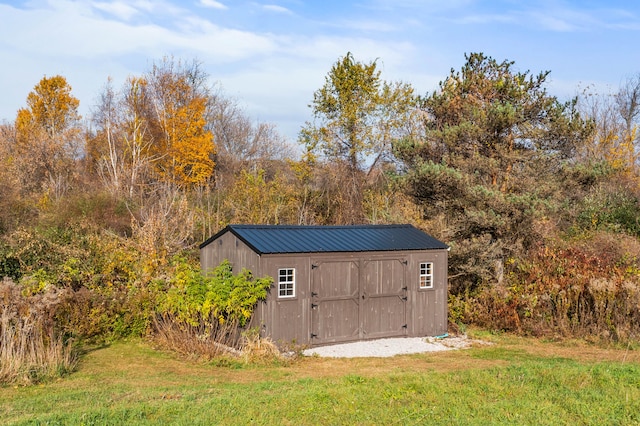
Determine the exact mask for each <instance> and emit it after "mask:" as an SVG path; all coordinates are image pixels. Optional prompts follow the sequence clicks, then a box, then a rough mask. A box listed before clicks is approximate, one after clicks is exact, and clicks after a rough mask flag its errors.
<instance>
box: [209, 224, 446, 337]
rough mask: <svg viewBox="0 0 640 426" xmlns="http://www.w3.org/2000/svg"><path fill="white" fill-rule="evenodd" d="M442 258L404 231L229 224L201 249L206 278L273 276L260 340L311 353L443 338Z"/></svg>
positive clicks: (262, 309) (434, 246)
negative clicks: (220, 269) (229, 273)
mask: <svg viewBox="0 0 640 426" xmlns="http://www.w3.org/2000/svg"><path fill="white" fill-rule="evenodd" d="M447 254H448V246H447V245H446V244H444V243H442V242H440V241H438V240H436V239H435V238H433V237H431V236H429V235H427V234H426V233H424V232H422V231H420V230H419V229H417V228H415V227H413V226H411V225H354V226H289V225H229V226H227V227H226V228H224V229H223V230H222V231H220V232H218V233H217V234H216V235H214V236H212V237H211V238H209V239H208V240H207V241H205V242H204V243H202V244H201V245H200V261H201V265H202V269H203V270H204V271H208V270H212V269H213V268H215V267H216V266H218V265H219V264H220V263H221V262H222V261H223V260H225V259H227V260H229V261H230V262H231V264H232V265H233V268H234V272H235V273H237V272H239V271H240V270H241V269H242V268H247V269H249V270H250V271H251V272H252V273H253V275H254V276H255V277H263V276H270V277H272V278H273V280H274V283H273V286H272V288H271V289H270V292H269V295H268V296H267V300H266V301H265V302H261V303H259V304H258V306H257V308H256V311H255V313H254V316H253V319H252V325H253V326H259V327H260V329H261V335H263V336H269V337H271V338H272V339H273V340H274V341H276V342H296V343H299V344H308V345H312V346H313V345H324V344H330V343H338V342H350V341H357V340H364V339H377V338H383V337H399V336H414V337H417V336H437V335H441V334H444V333H446V331H447Z"/></svg>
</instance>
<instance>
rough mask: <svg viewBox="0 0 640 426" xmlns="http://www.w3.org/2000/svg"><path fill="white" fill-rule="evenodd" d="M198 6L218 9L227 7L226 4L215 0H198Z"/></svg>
mask: <svg viewBox="0 0 640 426" xmlns="http://www.w3.org/2000/svg"><path fill="white" fill-rule="evenodd" d="M200 6H203V7H208V8H211V9H219V10H226V9H228V8H227V6H225V5H224V4H222V3H220V2H219V1H216V0H200Z"/></svg>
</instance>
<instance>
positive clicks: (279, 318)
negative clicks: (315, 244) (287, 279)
mask: <svg viewBox="0 0 640 426" xmlns="http://www.w3.org/2000/svg"><path fill="white" fill-rule="evenodd" d="M281 268H295V297H287V298H281V297H278V270H279V269H281ZM309 268H310V263H309V257H308V256H304V255H297V254H296V255H276V254H272V255H263V256H262V274H263V276H265V275H267V276H270V277H272V278H273V280H274V282H273V286H272V287H271V291H270V292H269V296H268V297H267V301H266V303H264V304H263V306H262V311H261V313H260V326H261V328H262V335H263V336H269V337H271V339H273V340H274V341H275V342H279V343H281V342H287V343H289V342H296V343H301V344H304V343H307V340H308V336H309V326H310V322H309V321H310V319H309V315H310V313H311V312H310V303H311V302H310V300H309Z"/></svg>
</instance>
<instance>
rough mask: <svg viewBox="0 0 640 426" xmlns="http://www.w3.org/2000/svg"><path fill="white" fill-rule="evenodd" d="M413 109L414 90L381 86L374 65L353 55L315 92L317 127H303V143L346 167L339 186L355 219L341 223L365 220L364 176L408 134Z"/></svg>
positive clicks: (404, 86)
mask: <svg viewBox="0 0 640 426" xmlns="http://www.w3.org/2000/svg"><path fill="white" fill-rule="evenodd" d="M414 105H415V98H414V95H413V88H412V87H411V86H410V85H408V84H404V83H387V82H385V81H383V80H382V79H381V77H380V71H379V70H378V69H377V63H376V62H375V61H373V62H370V63H367V64H365V63H362V62H357V61H356V60H355V59H354V58H353V55H352V54H351V53H347V54H346V55H345V56H344V57H342V58H340V59H339V60H338V61H337V62H336V63H335V64H334V65H333V67H332V68H331V70H330V71H329V74H328V75H327V76H326V77H325V84H324V86H323V87H322V88H320V89H319V90H317V91H316V92H315V93H314V96H313V102H312V104H311V105H310V107H311V108H312V110H313V115H314V122H313V123H307V124H306V125H305V127H304V128H303V130H302V131H301V133H300V140H301V142H302V143H303V144H304V145H305V147H306V149H307V151H309V152H318V151H319V152H321V153H322V154H323V155H324V157H325V159H327V160H328V161H330V162H333V163H340V164H343V165H344V169H345V171H346V176H345V178H344V181H343V185H341V187H342V188H343V191H344V194H346V196H345V198H346V199H347V200H348V201H347V202H348V204H349V205H348V208H347V209H345V210H347V211H351V212H352V214H351V216H347V217H344V218H342V219H341V220H343V221H345V222H360V221H363V219H364V214H363V208H362V189H363V184H364V181H365V177H366V176H367V175H368V174H370V172H371V171H372V170H373V169H374V168H375V167H377V166H378V164H379V162H380V161H381V160H383V159H384V158H385V157H386V156H388V154H389V152H390V147H391V142H392V141H393V140H394V139H396V138H399V137H402V136H405V135H406V133H407V131H406V130H407V129H406V127H405V124H406V123H409V122H412V121H413V120H412V118H411V116H412V114H413V113H414V112H415V110H414V108H413V107H414ZM365 169H366V170H365Z"/></svg>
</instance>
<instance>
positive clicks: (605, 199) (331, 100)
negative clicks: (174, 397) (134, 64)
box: [0, 53, 640, 353]
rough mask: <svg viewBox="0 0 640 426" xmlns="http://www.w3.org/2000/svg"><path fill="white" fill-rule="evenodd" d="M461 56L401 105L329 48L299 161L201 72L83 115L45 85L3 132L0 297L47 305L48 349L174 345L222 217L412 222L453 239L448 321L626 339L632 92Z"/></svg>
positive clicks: (636, 177)
mask: <svg viewBox="0 0 640 426" xmlns="http://www.w3.org/2000/svg"><path fill="white" fill-rule="evenodd" d="M465 59H466V63H465V64H464V65H463V66H462V67H461V69H460V70H452V71H451V73H450V75H448V76H447V77H446V78H445V79H444V80H443V81H442V82H440V84H439V85H438V87H437V88H436V89H435V90H434V91H432V92H431V93H426V94H423V95H420V94H417V93H415V90H414V89H413V87H412V86H411V84H410V83H405V82H387V81H385V80H384V79H383V78H382V72H381V70H379V69H378V66H377V62H376V61H373V62H360V61H358V60H357V59H356V58H355V57H354V56H353V55H352V54H351V53H347V54H346V55H345V56H343V57H341V58H339V59H338V60H337V62H336V63H335V64H334V65H333V66H332V67H331V69H330V70H328V74H327V77H326V79H325V82H324V84H323V86H322V87H321V88H319V89H318V90H317V91H316V92H315V93H312V94H310V99H311V105H310V106H311V111H312V114H313V120H312V121H311V122H308V123H305V124H304V125H303V127H302V129H301V131H300V135H299V140H298V142H299V146H294V145H292V144H291V143H290V142H289V141H287V140H286V138H284V137H283V136H282V135H281V134H279V132H278V130H277V128H276V126H275V125H274V124H272V123H262V122H258V121H253V120H252V119H251V118H250V117H248V116H247V114H246V113H245V112H244V111H243V110H242V108H240V107H239V104H238V101H236V100H234V99H232V98H229V97H227V96H226V95H225V94H224V92H223V91H222V90H221V89H220V88H216V87H215V86H214V85H211V83H210V81H209V76H207V75H206V74H205V73H203V71H202V68H201V66H200V64H199V63H198V62H192V63H187V62H183V61H180V60H176V59H173V58H164V59H162V60H161V61H159V62H157V63H155V64H154V65H152V67H151V69H150V70H149V71H148V72H146V73H143V74H142V75H137V76H130V77H128V78H127V79H126V80H125V81H123V82H114V81H111V80H109V81H107V82H105V86H104V88H103V90H102V92H101V93H100V94H99V96H98V100H97V102H96V105H94V106H93V107H92V108H91V109H90V111H91V113H90V115H89V116H88V117H87V119H86V121H82V120H81V117H80V116H79V114H78V108H79V101H78V99H76V98H75V97H74V96H73V94H72V88H71V85H70V84H69V83H68V82H67V81H66V79H65V78H64V77H62V76H53V77H44V78H42V80H41V81H40V82H38V83H37V84H36V85H35V87H34V89H33V91H31V92H30V93H29V94H28V95H27V97H26V102H25V107H24V108H21V109H20V110H19V111H17V115H16V118H15V120H14V121H12V122H5V123H3V124H0V278H3V279H6V280H11V281H12V284H9V283H5V284H3V286H4V287H3V288H5V290H6V292H7V294H10V295H11V297H14V298H15V299H16V303H19V304H20V306H30V305H29V304H30V303H35V304H38V303H41V302H42V300H50V301H52V302H51V303H52V306H53V305H55V312H53V311H52V314H51V315H52V316H51V317H50V318H48V319H47V321H48V322H47V321H44V322H42V323H41V324H42V327H43V330H47V332H51V333H53V334H52V336H53V335H55V336H56V339H58V337H59V338H60V339H62V340H60V341H61V342H63V344H66V343H64V342H66V340H65V339H67V338H70V337H73V338H78V339H86V340H89V341H106V340H109V339H115V338H119V337H122V336H130V335H144V334H149V333H153V331H154V330H156V331H158V330H159V329H158V327H160V326H162V327H163V328H162V330H164V331H163V333H174V332H176V333H177V332H178V330H179V329H181V325H180V324H178V323H174V320H176V318H178V317H180V316H181V315H182V316H184V315H187V316H188V315H191V314H193V312H191V311H188V312H187V311H181V310H180V309H182V308H183V307H184V306H186V305H184V306H183V305H181V303H183V302H184V303H187V302H188V303H192V304H194V306H196V305H197V303H196V302H197V300H196V301H194V300H195V299H194V300H191V299H189V300H187V299H188V297H187V296H189V297H191V296H193V297H195V298H196V299H197V298H198V297H200V296H198V294H200V293H197V294H195V293H194V294H191V293H189V291H191V290H194V291H195V290H197V291H198V292H202V291H205V290H206V289H207V288H208V287H206V286H208V285H213V284H211V282H206V281H203V279H202V277H201V276H199V273H198V268H197V253H198V251H197V246H198V244H199V243H200V242H202V241H204V240H205V239H206V238H208V237H209V236H211V235H212V234H214V233H215V232H217V231H219V230H220V229H222V228H223V227H224V226H226V225H227V224H229V223H232V222H236V223H241V222H244V223H269V224H313V225H324V224H326V225H333V224H349V223H412V224H414V225H415V226H417V227H419V228H421V229H423V230H425V231H427V232H428V233H430V234H431V235H433V236H435V237H436V238H438V239H440V240H442V241H444V242H446V243H447V244H448V245H450V246H451V252H450V257H449V284H450V287H449V292H450V297H451V298H450V301H449V302H450V303H449V307H450V324H451V325H452V327H455V326H456V325H458V326H463V325H465V324H480V325H482V326H484V327H488V328H495V329H504V330H511V331H517V332H522V333H533V334H539V335H572V336H584V337H589V336H591V337H594V336H605V337H606V338H607V339H610V340H622V341H625V340H626V341H630V340H637V339H638V336H637V334H636V333H637V332H636V331H635V330H637V325H638V324H640V311H638V308H637V301H638V300H640V299H639V297H640V296H639V295H640V290H638V289H639V288H640V244H639V243H638V238H640V222H639V220H638V218H639V217H640V185H639V183H640V169H639V168H638V151H639V148H640V147H639V139H638V118H639V117H640V107H639V105H640V101H639V100H640V89H639V87H640V84H639V83H638V79H637V78H635V79H634V78H632V79H629V80H628V81H627V82H625V83H624V85H623V86H622V87H621V88H620V89H619V90H618V91H617V92H616V93H614V94H613V95H610V96H605V95H598V94H592V93H586V92H585V93H583V94H580V95H578V96H577V97H576V98H574V99H569V100H566V101H563V100H560V99H558V98H556V97H554V96H551V95H550V94H549V93H548V92H547V89H546V85H547V78H548V76H549V72H547V71H545V72H541V73H538V74H531V73H530V72H529V71H527V72H520V71H517V68H516V67H515V63H514V62H512V61H508V60H505V61H497V60H495V59H493V58H491V57H488V56H486V55H484V54H482V53H471V54H469V55H467V56H466V58H465ZM247 277H248V275H247V276H245V277H244V278H243V277H236V278H233V279H237V280H242V279H245V278H247ZM230 279H231V278H230ZM245 281H246V280H245ZM243 282H244V281H243ZM259 284H260V285H262V284H264V282H261V283H259ZM225 285H226V284H225ZM15 286H18V287H15ZM16 288H19V289H20V291H17V290H16ZM260 291H262V290H260ZM187 293H189V294H187ZM249 293H251V292H249ZM251 294H252V295H250V297H249V299H246V300H242V301H240V302H238V303H240V305H242V306H244V308H243V315H245V314H246V313H247V308H246V306H245V305H243V303H244V302H248V303H249V304H251V303H253V302H252V301H253V300H254V299H255V294H253V293H251ZM181 295H182V296H184V295H187V296H185V299H181V297H182V296H181ZM213 296H215V295H212V294H208V293H207V294H206V297H208V298H210V297H213ZM8 297H9V296H8ZM198 300H199V299H198ZM207 300H208V299H207ZM54 302H55V303H54ZM198 303H199V302H198ZM234 303H235V302H234ZM169 305H171V307H170V308H169ZM34 306H35V305H34ZM38 306H39V305H38ZM163 306H164V308H165V309H164V310H162V307H163ZM197 306H199V307H198V308H197V309H204V308H202V307H201V306H200V305H197ZM225 306H226V305H225ZM25 309H27V308H25ZM34 309H35V308H34ZM207 309H209V308H207ZM216 309H220V308H216ZM225 309H226V308H225ZM229 309H230V311H229V312H231V311H233V309H231V308H229ZM7 312H8V311H7ZM34 312H35V311H34ZM198 312H199V314H198V315H200V314H202V315H203V316H202V318H204V317H206V318H205V319H206V320H207V321H210V320H211V318H212V317H211V316H210V315H208V313H209V311H206V312H205V311H198ZM0 313H1V312H0ZM205 314H207V315H205ZM159 315H160V316H159ZM198 315H195V316H188V318H187V317H185V318H187V319H186V320H185V321H187V323H188V324H189V325H190V327H191V326H194V324H195V322H197V321H199V319H202V318H201V317H198ZM219 315H220V312H218V313H217V314H216V315H215V316H216V317H219ZM245 320H246V318H245V317H243V319H242V321H241V322H244V321H245ZM167 321H168V322H167ZM238 321H240V320H238ZM205 325H206V324H205ZM200 326H203V327H204V325H203V324H196V326H195V328H193V329H190V333H192V334H193V335H194V336H195V335H197V333H199V332H200V331H199V330H201V328H199V327H200ZM154 327H156V328H155V329H154ZM202 329H206V327H205V328H202ZM218 331H220V332H221V333H227V335H229V333H231V332H230V331H229V330H227V329H220V330H218ZM189 336H191V334H190V335H189ZM165 337H166V338H167V339H169V336H168V334H167V335H165ZM183 337H184V336H183ZM185 338H191V339H192V338H193V336H191V337H188V336H187V337H185ZM56 339H54V340H52V341H55V342H58V341H59V340H56ZM45 340H46V339H45ZM45 343H46V342H45ZM65 353H66V352H65Z"/></svg>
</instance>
